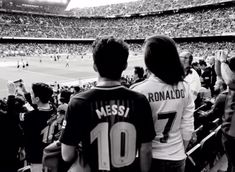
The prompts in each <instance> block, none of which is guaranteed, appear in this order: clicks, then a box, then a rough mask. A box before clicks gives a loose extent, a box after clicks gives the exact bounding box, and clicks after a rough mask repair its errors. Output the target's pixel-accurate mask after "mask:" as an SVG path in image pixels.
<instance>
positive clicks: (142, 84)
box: [130, 79, 148, 90]
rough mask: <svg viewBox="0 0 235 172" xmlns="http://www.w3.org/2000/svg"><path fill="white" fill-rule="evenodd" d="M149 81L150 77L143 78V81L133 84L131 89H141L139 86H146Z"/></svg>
mask: <svg viewBox="0 0 235 172" xmlns="http://www.w3.org/2000/svg"><path fill="white" fill-rule="evenodd" d="M147 81H148V79H145V80H143V81H141V82H137V83H134V84H132V85H131V86H130V89H131V90H137V89H139V88H141V87H143V86H145V85H146V83H147Z"/></svg>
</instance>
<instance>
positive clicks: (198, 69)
mask: <svg viewBox="0 0 235 172" xmlns="http://www.w3.org/2000/svg"><path fill="white" fill-rule="evenodd" d="M192 68H193V69H194V70H195V71H196V72H197V74H198V75H199V76H201V73H202V72H201V69H200V66H199V63H198V62H192Z"/></svg>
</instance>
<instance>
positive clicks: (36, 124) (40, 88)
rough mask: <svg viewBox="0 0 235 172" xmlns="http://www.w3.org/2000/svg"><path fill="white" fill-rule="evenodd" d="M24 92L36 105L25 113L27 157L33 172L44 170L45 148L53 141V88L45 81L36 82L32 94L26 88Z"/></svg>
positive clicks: (24, 126)
mask: <svg viewBox="0 0 235 172" xmlns="http://www.w3.org/2000/svg"><path fill="white" fill-rule="evenodd" d="M22 88H24V86H22ZM22 90H24V89H22ZM24 92H25V93H26V94H25V96H26V97H28V98H29V100H28V101H29V102H30V103H32V105H33V106H34V109H33V110H31V111H30V112H28V113H26V114H25V117H24V121H23V130H24V137H25V150H26V158H27V161H28V162H29V163H30V164H31V172H39V171H42V155H43V149H44V148H45V147H46V146H47V145H48V144H49V143H50V142H51V139H50V137H51V136H50V135H51V132H50V131H51V130H49V127H48V120H49V119H50V118H51V117H52V115H54V114H56V112H55V109H54V107H53V106H52V105H51V104H50V103H49V100H50V99H51V97H52V93H53V90H52V89H51V88H50V87H49V85H47V84H45V83H34V84H32V92H31V94H29V93H27V92H26V90H25V91H24Z"/></svg>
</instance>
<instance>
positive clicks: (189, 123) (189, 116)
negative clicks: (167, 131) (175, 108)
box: [180, 85, 195, 140]
mask: <svg viewBox="0 0 235 172" xmlns="http://www.w3.org/2000/svg"><path fill="white" fill-rule="evenodd" d="M186 92H187V94H186V96H187V97H186V99H185V107H184V110H183V114H182V120H181V126H180V130H181V134H182V137H183V140H190V139H191V137H192V133H193V131H194V116H193V113H194V110H195V104H194V101H193V95H192V92H191V91H190V88H189V85H186Z"/></svg>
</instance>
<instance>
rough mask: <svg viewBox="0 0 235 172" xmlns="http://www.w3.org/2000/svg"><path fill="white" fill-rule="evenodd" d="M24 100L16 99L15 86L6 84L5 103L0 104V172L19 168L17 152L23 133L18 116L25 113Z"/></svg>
mask: <svg viewBox="0 0 235 172" xmlns="http://www.w3.org/2000/svg"><path fill="white" fill-rule="evenodd" d="M24 104H25V102H24V100H23V99H22V98H20V97H16V86H15V84H14V83H13V82H8V99H7V103H5V102H3V101H1V102H0V135H1V142H0V147H1V156H0V171H1V172H17V168H19V166H18V165H19V164H18V163H19V159H18V157H17V156H18V151H19V148H20V147H21V146H22V145H23V142H22V138H23V132H22V130H21V127H20V121H19V115H20V113H24V112H25V108H24V107H23V105H24Z"/></svg>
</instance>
